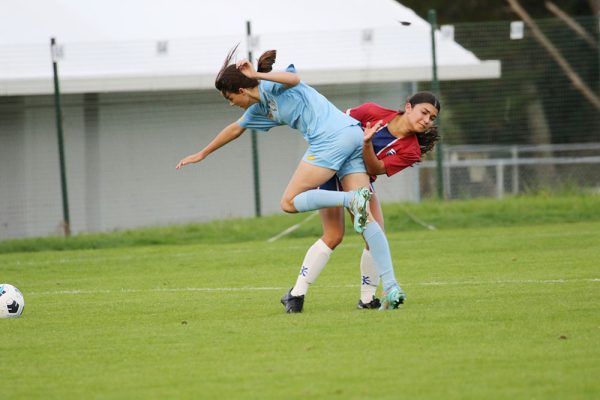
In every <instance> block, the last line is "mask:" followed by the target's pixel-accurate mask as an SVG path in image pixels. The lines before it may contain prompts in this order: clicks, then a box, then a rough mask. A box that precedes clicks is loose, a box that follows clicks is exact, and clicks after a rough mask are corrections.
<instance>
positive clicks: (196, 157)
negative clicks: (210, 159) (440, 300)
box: [175, 153, 204, 169]
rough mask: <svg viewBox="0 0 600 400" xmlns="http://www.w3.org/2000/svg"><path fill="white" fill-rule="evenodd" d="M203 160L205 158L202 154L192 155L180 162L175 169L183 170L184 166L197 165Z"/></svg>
mask: <svg viewBox="0 0 600 400" xmlns="http://www.w3.org/2000/svg"><path fill="white" fill-rule="evenodd" d="M202 160H204V156H203V155H202V154H201V153H196V154H192V155H189V156H187V157H185V158H183V159H182V160H181V161H179V162H178V163H177V165H176V166H175V169H181V167H183V166H184V165H188V164H192V163H197V162H200V161H202Z"/></svg>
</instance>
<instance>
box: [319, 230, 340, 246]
mask: <svg viewBox="0 0 600 400" xmlns="http://www.w3.org/2000/svg"><path fill="white" fill-rule="evenodd" d="M321 240H323V242H325V244H326V245H327V247H329V248H330V249H331V250H333V249H335V248H336V247H338V246H339V245H340V243H342V240H344V232H341V233H339V234H338V233H336V234H331V233H328V234H325V235H323V237H322V238H321Z"/></svg>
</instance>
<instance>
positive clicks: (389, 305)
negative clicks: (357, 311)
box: [379, 286, 406, 311]
mask: <svg viewBox="0 0 600 400" xmlns="http://www.w3.org/2000/svg"><path fill="white" fill-rule="evenodd" d="M405 299H406V295H405V294H404V292H403V291H402V289H400V287H399V286H396V287H393V288H391V289H390V290H389V291H388V292H387V294H386V295H385V296H383V299H382V300H383V301H382V302H381V307H379V310H380V311H383V310H395V309H397V308H398V307H400V304H403V303H404V300H405Z"/></svg>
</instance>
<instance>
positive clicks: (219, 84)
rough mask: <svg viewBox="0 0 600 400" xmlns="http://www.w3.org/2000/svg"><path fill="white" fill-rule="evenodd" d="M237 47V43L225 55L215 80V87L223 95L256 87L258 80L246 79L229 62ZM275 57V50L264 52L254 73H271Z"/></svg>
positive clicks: (233, 64)
mask: <svg viewBox="0 0 600 400" xmlns="http://www.w3.org/2000/svg"><path fill="white" fill-rule="evenodd" d="M238 47H239V43H238V44H237V45H236V46H235V47H234V48H233V49H231V50H230V51H229V53H227V57H225V61H224V62H223V66H222V67H221V69H220V70H219V73H218V74H217V78H216V79H215V87H216V88H217V90H218V91H220V92H221V94H223V95H225V94H226V93H238V92H239V91H240V89H242V88H244V89H248V88H253V87H256V86H258V80H256V79H251V78H248V77H247V76H246V75H244V74H242V73H241V72H240V71H239V70H238V69H237V66H236V65H235V63H232V62H231V60H232V59H233V57H234V56H235V53H236V52H237V49H238ZM276 56H277V51H276V50H268V51H265V52H264V53H263V54H262V55H261V56H260V57H259V59H258V65H257V68H256V71H258V72H271V70H272V69H273V64H274V63H275V58H276Z"/></svg>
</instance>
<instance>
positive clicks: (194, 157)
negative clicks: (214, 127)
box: [175, 122, 246, 169]
mask: <svg viewBox="0 0 600 400" xmlns="http://www.w3.org/2000/svg"><path fill="white" fill-rule="evenodd" d="M245 130H246V128H242V127H241V126H240V124H238V123H237V122H234V123H232V124H229V125H227V126H226V127H225V128H224V129H223V130H222V131H221V132H219V134H218V135H217V136H215V138H214V139H213V140H212V141H211V142H210V143H209V144H208V145H207V146H206V147H205V148H203V149H202V150H200V151H199V152H198V153H195V154H191V155H189V156H187V157H185V158H183V159H182V160H181V161H179V162H178V163H177V165H176V166H175V168H177V169H181V167H183V166H184V165H187V164H192V163H197V162H200V161H202V160H204V159H205V158H206V157H208V155H209V154H210V153H212V152H213V151H215V150H217V149H219V148H221V147H223V146H225V145H226V144H227V143H229V142H231V141H233V140H235V139H237V138H239V137H240V136H241V134H242V133H244V131H245Z"/></svg>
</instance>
